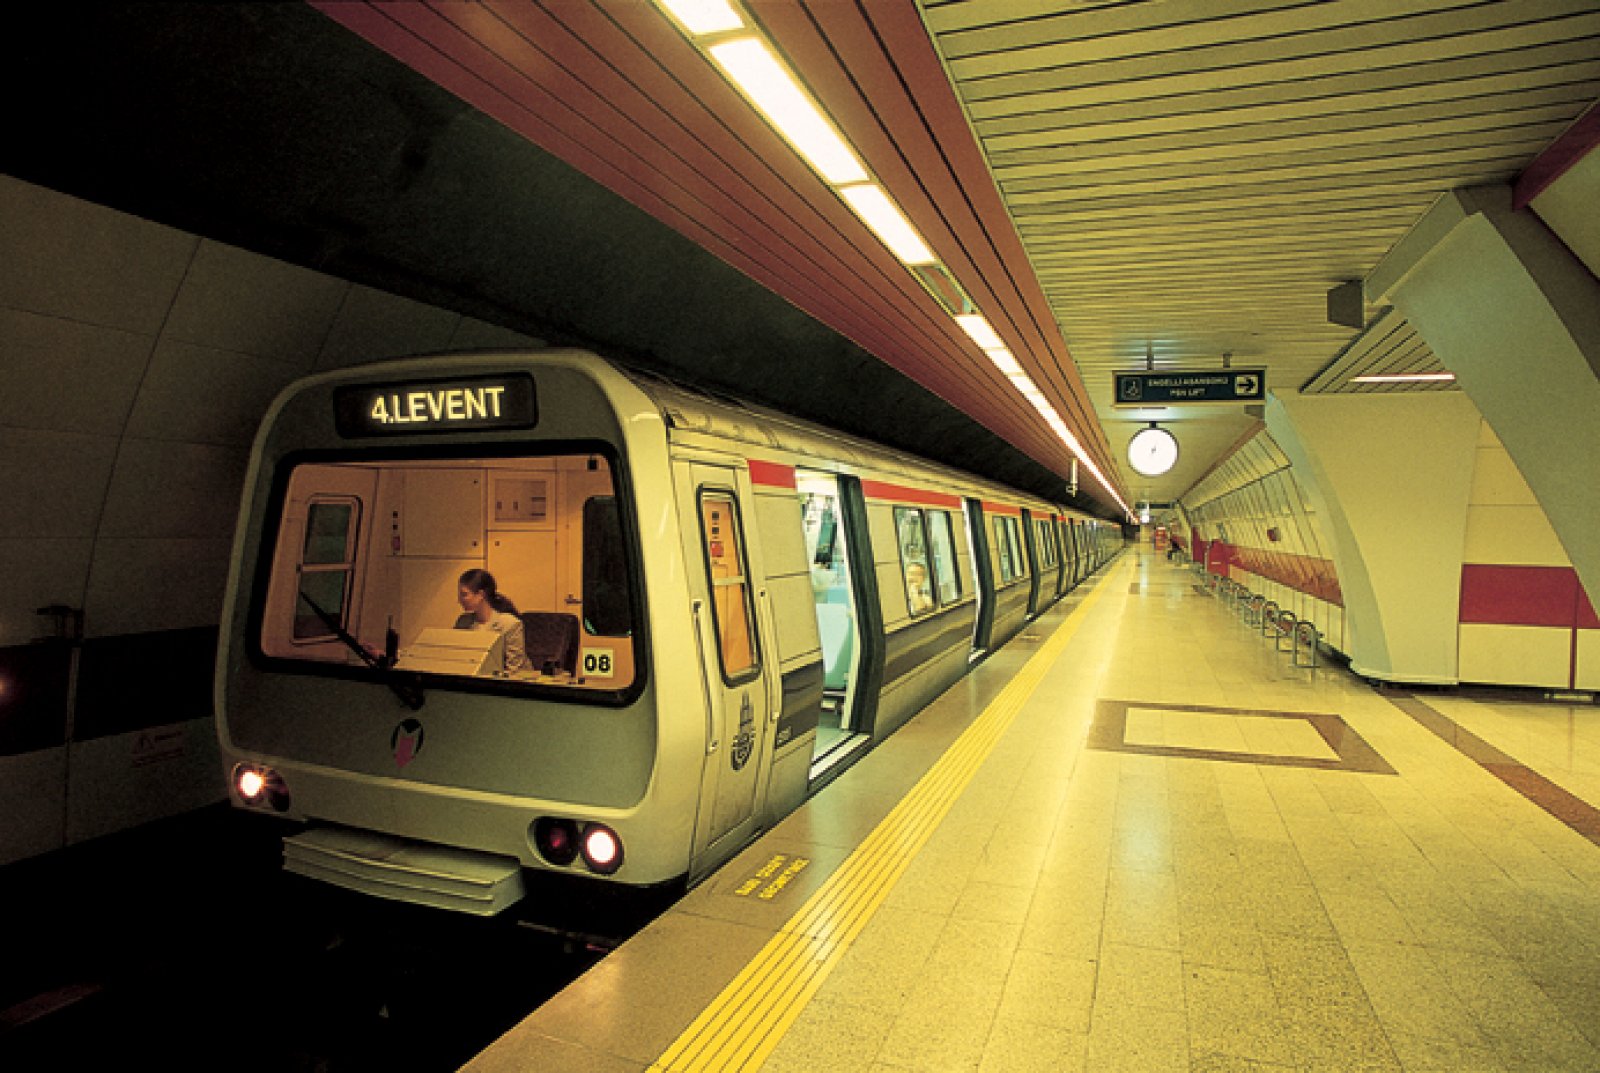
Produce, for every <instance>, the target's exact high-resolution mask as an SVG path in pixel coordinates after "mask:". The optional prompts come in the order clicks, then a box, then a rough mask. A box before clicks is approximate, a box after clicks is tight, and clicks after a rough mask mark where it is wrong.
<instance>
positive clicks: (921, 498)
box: [861, 481, 961, 509]
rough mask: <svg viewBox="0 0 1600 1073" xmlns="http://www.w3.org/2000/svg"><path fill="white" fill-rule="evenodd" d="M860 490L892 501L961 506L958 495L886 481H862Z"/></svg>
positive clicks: (927, 505)
mask: <svg viewBox="0 0 1600 1073" xmlns="http://www.w3.org/2000/svg"><path fill="white" fill-rule="evenodd" d="M861 492H862V494H863V495H865V496H866V497H867V498H868V499H881V500H888V501H889V502H892V503H915V504H917V505H918V506H922V507H944V508H946V509H952V508H955V507H959V506H961V499H960V497H959V496H953V495H949V494H947V493H945V492H934V491H930V490H929V489H927V488H910V487H907V486H906V485H903V484H891V483H889V482H888V481H862V482H861Z"/></svg>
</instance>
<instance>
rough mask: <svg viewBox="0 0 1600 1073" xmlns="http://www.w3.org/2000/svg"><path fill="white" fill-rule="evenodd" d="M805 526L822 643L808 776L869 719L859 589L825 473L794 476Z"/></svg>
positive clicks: (835, 486) (831, 481)
mask: <svg viewBox="0 0 1600 1073" xmlns="http://www.w3.org/2000/svg"><path fill="white" fill-rule="evenodd" d="M795 487H796V490H797V491H798V492H799V494H800V503H801V510H802V517H803V519H804V525H805V540H806V561H807V563H808V565H809V567H810V571H811V598H812V602H813V603H814V604H815V606H816V612H817V636H818V638H819V639H820V640H821V642H822V715H821V718H820V719H819V720H818V722H817V741H816V746H815V747H814V749H813V751H812V756H811V765H812V775H813V777H814V776H816V775H817V774H820V773H821V772H822V771H825V770H826V769H827V768H828V767H830V766H832V764H833V763H834V762H836V761H837V760H838V759H841V758H842V757H843V756H844V755H845V754H846V753H848V752H849V751H850V749H851V747H852V746H853V745H854V744H855V743H857V742H859V741H862V740H864V739H865V737H866V734H867V732H868V731H869V730H870V726H869V725H868V723H869V721H870V715H869V713H868V712H867V711H866V705H865V704H864V703H863V702H862V701H863V696H864V694H865V692H866V691H865V690H863V689H862V675H861V666H862V653H863V650H864V647H865V646H864V645H863V644H862V638H863V635H864V631H863V630H862V623H861V617H862V616H861V613H860V610H859V609H860V607H861V598H860V592H859V590H860V587H861V586H860V584H859V583H858V581H857V579H856V578H855V572H854V571H853V570H852V569H851V559H852V552H853V551H854V550H855V549H854V548H853V547H852V542H853V539H855V538H854V537H853V536H852V533H851V530H852V528H853V527H852V526H851V525H850V524H849V523H848V521H847V512H846V509H845V507H846V504H845V497H844V494H843V493H844V490H843V488H842V487H841V480H840V478H838V477H836V476H834V475H833V474H829V473H817V472H808V471H806V470H797V471H796V472H795Z"/></svg>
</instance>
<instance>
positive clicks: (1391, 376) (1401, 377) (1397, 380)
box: [1350, 373, 1456, 384]
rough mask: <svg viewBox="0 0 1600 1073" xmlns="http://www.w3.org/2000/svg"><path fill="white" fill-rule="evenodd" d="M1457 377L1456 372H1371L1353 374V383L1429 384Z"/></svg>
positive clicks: (1351, 381) (1351, 379)
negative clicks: (1361, 374) (1360, 374)
mask: <svg viewBox="0 0 1600 1073" xmlns="http://www.w3.org/2000/svg"><path fill="white" fill-rule="evenodd" d="M1455 378H1456V374H1455V373H1369V374H1368V375H1366V376H1352V377H1351V378H1350V383H1352V384H1427V383H1445V382H1447V381H1450V380H1454V379H1455Z"/></svg>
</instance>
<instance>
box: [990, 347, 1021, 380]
mask: <svg viewBox="0 0 1600 1073" xmlns="http://www.w3.org/2000/svg"><path fill="white" fill-rule="evenodd" d="M984 353H985V354H987V355H989V360H990V361H992V362H994V367H995V368H996V369H999V370H1000V371H1001V372H1003V373H1005V374H1006V375H1007V376H1010V377H1018V376H1021V375H1023V373H1022V366H1020V365H1018V364H1017V359H1016V358H1014V357H1012V355H1011V351H1010V350H1008V349H1006V348H1005V347H1003V346H997V347H993V348H991V349H989V350H985V351H984Z"/></svg>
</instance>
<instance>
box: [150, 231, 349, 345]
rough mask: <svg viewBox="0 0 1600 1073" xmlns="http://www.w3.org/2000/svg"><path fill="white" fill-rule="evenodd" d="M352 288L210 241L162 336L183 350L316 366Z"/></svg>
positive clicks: (197, 257)
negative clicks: (197, 349) (184, 347)
mask: <svg viewBox="0 0 1600 1073" xmlns="http://www.w3.org/2000/svg"><path fill="white" fill-rule="evenodd" d="M349 289H350V284H349V283H347V282H345V281H344V280H341V279H335V278H334V277H333V276H329V275H324V274H323V273H321V272H314V271H312V270H311V269H309V268H301V267H300V266H298V265H292V264H289V263H287V262H285V261H278V260H274V259H273V258H271V257H263V256H261V255H260V254H258V253H251V252H250V251H248V250H242V249H239V248H238V247H237V246H228V245H225V244H223V243H220V242H212V241H209V240H207V241H206V242H203V243H202V244H201V246H200V249H199V251H198V252H197V253H196V254H195V258H194V267H193V268H192V269H191V270H190V272H189V276H188V278H187V279H185V280H184V283H183V288H182V290H180V291H179V292H178V297H177V300H176V301H175V302H174V303H173V306H172V316H171V318H170V319H169V320H168V321H167V325H166V328H165V330H164V332H163V335H164V336H165V337H166V338H168V339H175V340H177V341H179V342H184V343H195V344H197V345H199V346H206V347H212V348H214V349H217V350H231V351H234V352H235V353H239V354H255V355H259V356H261V357H265V358H276V359H278V360H279V361H285V362H289V363H292V364H294V365H295V366H296V368H297V369H300V370H305V369H309V368H310V367H311V362H312V360H313V358H315V356H316V354H317V351H318V350H320V349H321V347H322V343H323V340H324V339H326V338H327V335H328V330H329V328H330V327H331V326H332V324H333V320H334V316H335V315H336V314H337V313H338V311H339V305H340V303H341V302H343V300H344V296H345V292H346V291H347V290H349Z"/></svg>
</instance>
